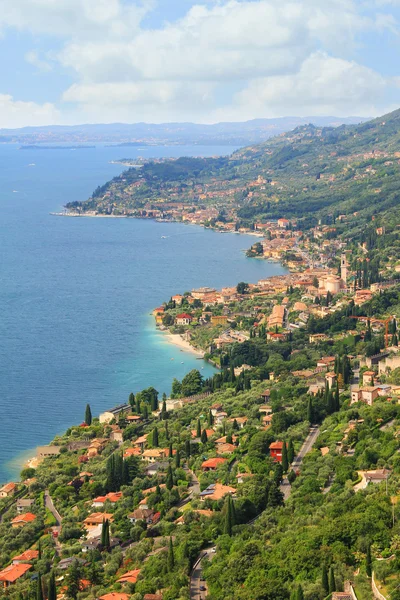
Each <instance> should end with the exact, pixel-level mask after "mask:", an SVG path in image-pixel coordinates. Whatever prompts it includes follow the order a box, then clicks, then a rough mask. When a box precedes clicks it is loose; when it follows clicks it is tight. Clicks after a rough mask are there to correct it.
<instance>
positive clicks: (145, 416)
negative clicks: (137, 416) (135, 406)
mask: <svg viewBox="0 0 400 600" xmlns="http://www.w3.org/2000/svg"><path fill="white" fill-rule="evenodd" d="M142 406H143V413H142V414H143V419H144V420H145V421H147V419H148V418H149V409H148V407H147V404H146V403H145V402H144V403H143V405H142Z"/></svg>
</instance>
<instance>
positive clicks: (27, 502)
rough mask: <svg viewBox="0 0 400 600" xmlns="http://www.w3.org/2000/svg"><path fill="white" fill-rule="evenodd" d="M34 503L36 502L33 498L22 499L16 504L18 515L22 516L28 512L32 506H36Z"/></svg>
mask: <svg viewBox="0 0 400 600" xmlns="http://www.w3.org/2000/svg"><path fill="white" fill-rule="evenodd" d="M34 502H35V501H34V500H33V499H32V498H20V499H18V500H17V503H16V508H17V513H18V514H19V515H20V514H21V513H23V512H24V511H25V510H27V509H28V508H30V507H31V506H32V504H34Z"/></svg>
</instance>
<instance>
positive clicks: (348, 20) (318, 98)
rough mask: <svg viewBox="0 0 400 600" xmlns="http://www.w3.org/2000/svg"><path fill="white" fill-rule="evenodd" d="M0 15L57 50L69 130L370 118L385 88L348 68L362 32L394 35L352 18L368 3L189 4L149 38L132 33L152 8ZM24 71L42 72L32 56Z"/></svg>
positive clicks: (32, 5)
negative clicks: (281, 117)
mask: <svg viewBox="0 0 400 600" xmlns="http://www.w3.org/2000/svg"><path fill="white" fill-rule="evenodd" d="M370 1H372V2H378V3H388V2H390V3H394V2H400V0H370ZM1 3H2V12H1V14H0V29H1V26H2V25H3V27H14V28H17V29H19V30H29V31H30V32H32V33H34V34H35V35H42V34H51V35H52V36H58V37H59V38H60V39H61V40H62V44H63V45H62V48H61V50H54V51H53V52H52V53H51V64H54V63H57V62H58V63H59V65H60V67H61V68H64V69H65V70H67V72H68V75H69V77H71V76H72V77H73V79H74V83H73V85H71V86H70V87H69V88H68V89H67V90H65V92H64V94H63V95H62V98H61V100H62V101H63V102H64V103H67V110H68V111H69V113H70V114H74V115H75V119H76V120H79V121H82V120H88V118H89V119H90V120H91V121H93V120H94V119H97V120H99V121H110V120H111V121H115V120H122V119H126V120H130V121H132V120H150V121H161V120H183V119H191V120H198V121H206V122H209V121H211V120H216V119H219V120H226V119H227V118H232V119H243V118H252V117H253V116H266V115H267V114H282V111H283V110H285V111H288V112H290V113H291V114H294V112H295V111H297V114H299V113H300V111H301V112H302V114H304V111H306V112H314V113H316V112H318V113H319V114H322V113H325V114H326V112H331V113H333V114H335V113H336V114H337V113H339V112H340V113H341V114H344V113H345V112H346V111H347V109H348V110H350V112H352V113H355V112H360V114H361V112H362V114H366V113H368V114H372V113H369V112H368V111H370V110H371V108H372V107H374V106H375V105H376V103H379V102H381V100H382V99H381V95H380V94H381V93H382V92H384V91H385V90H387V89H388V86H389V83H388V82H387V81H386V80H385V79H384V78H383V77H381V76H380V75H379V74H377V73H376V72H374V71H372V70H369V69H367V68H366V67H363V66H362V65H359V64H357V63H355V62H353V61H352V60H349V56H350V57H351V56H352V55H353V51H354V50H355V49H356V48H358V44H359V36H360V34H361V33H362V32H369V33H371V31H375V32H378V31H379V32H381V31H383V30H385V31H387V30H390V31H391V32H395V33H396V32H397V22H396V20H395V19H394V17H393V16H392V15H390V14H378V15H373V10H372V11H371V7H370V6H368V10H366V12H365V13H364V12H363V9H362V7H363V6H366V5H367V4H368V0H365V1H363V3H360V2H359V0H323V1H321V0H302V1H301V2H300V1H298V0H279V1H278V0H209V1H208V2H204V1H201V0H199V4H197V5H194V6H193V5H192V6H191V7H190V3H191V2H189V0H188V1H187V6H188V10H187V12H186V14H185V16H183V17H182V18H180V19H178V20H176V21H175V22H171V23H170V22H164V23H163V25H162V26H159V27H157V28H154V29H152V30H150V29H148V28H145V27H144V26H143V23H142V21H143V18H144V16H145V15H146V14H147V13H148V12H150V11H151V10H152V8H153V6H157V3H156V0H142V1H141V0H129V1H128V0H18V2H15V0H1ZM158 6H159V7H160V6H161V4H160V3H158ZM375 6H376V4H375ZM382 12H383V11H382ZM48 56H50V54H48ZM26 59H27V60H28V61H29V62H30V63H31V64H32V65H34V66H35V67H36V68H39V69H42V70H45V69H48V68H49V67H48V61H47V60H43V59H42V58H41V56H40V55H39V54H38V53H37V52H36V51H35V50H32V51H31V52H30V53H28V54H27V56H26ZM69 118H70V117H69Z"/></svg>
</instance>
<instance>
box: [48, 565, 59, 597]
mask: <svg viewBox="0 0 400 600" xmlns="http://www.w3.org/2000/svg"><path fill="white" fill-rule="evenodd" d="M47 600H57V588H56V576H55V574H54V571H52V572H51V573H50V579H49V589H48V593H47Z"/></svg>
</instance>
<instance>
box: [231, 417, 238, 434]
mask: <svg viewBox="0 0 400 600" xmlns="http://www.w3.org/2000/svg"><path fill="white" fill-rule="evenodd" d="M232 429H234V430H235V431H239V425H238V422H237V421H236V419H233V423H232Z"/></svg>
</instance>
